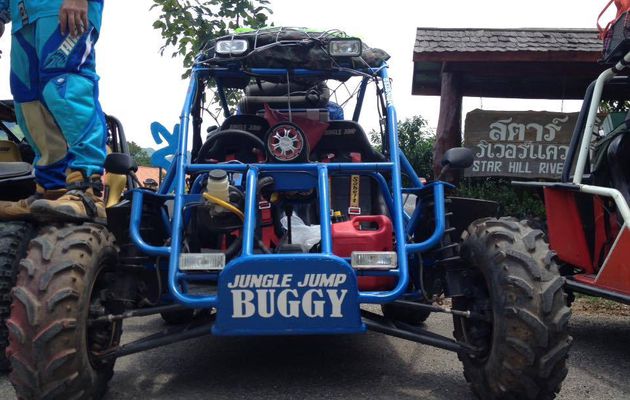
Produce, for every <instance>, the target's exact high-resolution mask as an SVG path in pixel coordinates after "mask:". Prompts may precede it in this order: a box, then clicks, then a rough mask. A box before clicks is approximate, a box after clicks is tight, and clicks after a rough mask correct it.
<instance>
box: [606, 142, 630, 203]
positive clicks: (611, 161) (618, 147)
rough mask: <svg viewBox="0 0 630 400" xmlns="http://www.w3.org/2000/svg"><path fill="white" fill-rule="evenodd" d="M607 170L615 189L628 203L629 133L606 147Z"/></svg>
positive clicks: (629, 173) (629, 193)
mask: <svg viewBox="0 0 630 400" xmlns="http://www.w3.org/2000/svg"><path fill="white" fill-rule="evenodd" d="M608 169H609V172H610V179H611V181H612V184H613V186H614V187H615V189H617V190H619V191H620V192H621V194H622V195H623V196H624V197H625V198H626V201H627V202H628V203H630V131H626V132H624V133H622V134H620V135H619V136H617V137H616V138H614V139H613V141H612V142H611V143H610V145H609V146H608Z"/></svg>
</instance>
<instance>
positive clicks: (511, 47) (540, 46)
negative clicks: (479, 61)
mask: <svg viewBox="0 0 630 400" xmlns="http://www.w3.org/2000/svg"><path fill="white" fill-rule="evenodd" d="M601 49H602V42H601V40H600V39H599V38H598V36H597V31H596V30H595V29H564V30H557V29H555V30H551V29H518V30H516V29H442V28H418V31H417V34H416V44H415V46H414V53H447V52H515V51H527V52H556V51H563V52H564V51H579V52H591V51H592V52H598V51H601Z"/></svg>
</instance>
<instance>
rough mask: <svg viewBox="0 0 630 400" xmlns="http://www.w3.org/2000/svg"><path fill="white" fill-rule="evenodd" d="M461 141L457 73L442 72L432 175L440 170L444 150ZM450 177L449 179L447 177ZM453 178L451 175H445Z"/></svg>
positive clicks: (460, 105)
mask: <svg viewBox="0 0 630 400" xmlns="http://www.w3.org/2000/svg"><path fill="white" fill-rule="evenodd" d="M461 142H462V94H461V90H460V82H459V79H458V75H456V74H454V73H452V72H443V73H442V88H441V93H440V116H439V118H438V125H437V132H436V140H435V147H434V149H433V174H434V177H436V178H437V176H438V175H439V174H440V171H441V170H442V165H441V162H442V157H443V155H444V152H446V150H448V149H451V148H453V147H457V146H460V145H461ZM449 178H450V179H449ZM446 179H447V180H453V176H451V177H446Z"/></svg>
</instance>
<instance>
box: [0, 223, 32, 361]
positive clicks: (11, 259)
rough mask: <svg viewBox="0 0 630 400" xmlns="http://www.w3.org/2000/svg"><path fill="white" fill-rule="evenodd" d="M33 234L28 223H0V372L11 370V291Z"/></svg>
mask: <svg viewBox="0 0 630 400" xmlns="http://www.w3.org/2000/svg"><path fill="white" fill-rule="evenodd" d="M33 233H34V229H33V226H32V225H31V224H30V223H28V222H19V221H16V222H0V372H6V371H9V370H10V364H9V359H8V358H7V357H6V355H5V350H6V348H7V346H8V345H9V330H8V329H7V325H6V323H7V320H8V319H9V315H10V314H11V290H12V289H13V286H14V285H15V280H16V278H17V273H18V266H19V263H20V260H21V259H22V258H23V257H24V255H25V254H26V246H27V245H28V242H29V241H30V240H31V238H32V237H33Z"/></svg>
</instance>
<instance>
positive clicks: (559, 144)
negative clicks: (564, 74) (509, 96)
mask: <svg viewBox="0 0 630 400" xmlns="http://www.w3.org/2000/svg"><path fill="white" fill-rule="evenodd" d="M577 117H578V113H554V112H546V111H543V112H536V111H483V110H474V111H471V112H469V113H468V114H467V115H466V125H465V129H464V146H465V147H468V148H470V149H471V150H473V152H474V153H475V161H474V163H473V166H472V167H471V168H468V169H467V170H466V171H465V173H464V175H465V176H466V177H481V176H505V177H518V178H527V179H539V178H545V179H557V178H559V177H560V176H561V175H562V169H563V167H564V160H565V159H566V156H567V151H568V150H569V142H570V141H571V136H572V135H573V128H574V127H575V124H576V121H577Z"/></svg>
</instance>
